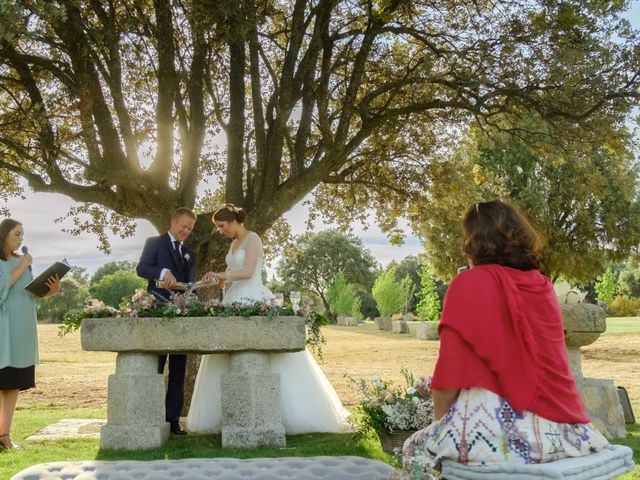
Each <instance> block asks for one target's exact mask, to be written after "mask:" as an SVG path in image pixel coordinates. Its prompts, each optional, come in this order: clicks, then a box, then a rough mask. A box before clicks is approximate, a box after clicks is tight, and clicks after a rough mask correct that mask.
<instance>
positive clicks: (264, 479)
mask: <svg viewBox="0 0 640 480" xmlns="http://www.w3.org/2000/svg"><path fill="white" fill-rule="evenodd" d="M62 478H64V479H65V480H105V479H118V480H245V479H254V480H293V479H295V480H320V479H325V480H383V479H384V480H386V479H391V478H398V477H396V471H395V469H394V468H393V467H391V466H390V465H387V464H386V463H383V462H381V461H379V460H371V459H370V458H362V457H349V456H345V457H281V458H249V459H239V458H190V459H184V460H153V461H150V462H144V461H134V460H119V461H113V462H108V461H104V460H88V461H83V462H53V463H45V464H41V465H34V466H31V467H29V468H27V469H25V470H23V471H22V472H20V473H17V474H16V475H15V476H14V477H13V478H12V479H11V480H52V479H56V480H60V479H62Z"/></svg>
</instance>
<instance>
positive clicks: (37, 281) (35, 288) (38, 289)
mask: <svg viewBox="0 0 640 480" xmlns="http://www.w3.org/2000/svg"><path fill="white" fill-rule="evenodd" d="M69 270H71V265H69V263H68V262H67V259H66V258H65V259H64V260H62V261H61V262H56V263H54V264H53V265H51V266H50V267H49V268H47V269H46V270H45V271H44V272H42V273H41V274H40V275H38V276H37V277H36V278H34V279H33V280H31V281H30V282H29V284H28V285H27V286H26V287H24V289H25V290H27V291H28V292H31V293H33V294H34V295H35V296H36V297H44V296H45V295H46V294H47V292H48V291H49V287H47V280H48V279H49V277H53V276H54V275H58V276H59V277H60V278H62V277H64V276H65V275H66V274H67V272H68V271H69Z"/></svg>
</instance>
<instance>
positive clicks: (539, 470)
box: [442, 445, 634, 480]
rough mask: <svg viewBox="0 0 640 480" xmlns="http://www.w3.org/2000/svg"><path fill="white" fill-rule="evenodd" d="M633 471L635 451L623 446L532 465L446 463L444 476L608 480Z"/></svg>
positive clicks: (475, 479)
mask: <svg viewBox="0 0 640 480" xmlns="http://www.w3.org/2000/svg"><path fill="white" fill-rule="evenodd" d="M633 468H634V463H633V451H632V450H631V449H630V448H629V447H625V446H622V445H610V446H609V447H607V448H605V449H603V450H601V451H599V452H598V453H594V454H591V455H587V456H585V457H574V458H563V459H562V460H556V461H555V462H549V463H537V464H529V465H517V464H512V463H503V464H496V465H462V464H461V463H457V462H453V461H451V460H445V461H444V462H442V476H443V477H444V478H446V479H447V480H545V479H554V480H560V479H561V480H608V479H611V478H615V477H616V476H618V475H621V474H622V473H624V472H628V471H630V470H633Z"/></svg>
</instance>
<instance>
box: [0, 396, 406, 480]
mask: <svg viewBox="0 0 640 480" xmlns="http://www.w3.org/2000/svg"><path fill="white" fill-rule="evenodd" d="M105 417H106V411H105V410H104V409H76V410H66V409H51V408H50V407H49V406H47V405H40V406H35V407H34V406H29V407H28V408H25V409H19V410H17V411H16V415H15V419H14V428H13V435H12V436H13V439H14V441H15V442H16V443H19V444H20V445H22V447H23V448H22V449H20V450H11V451H4V452H0V479H2V480H5V479H9V478H11V476H13V475H15V474H16V473H18V472H19V471H21V470H24V469H25V468H27V467H29V466H31V465H36V464H38V463H46V462H57V461H74V460H94V459H97V460H134V459H135V460H160V459H179V458H211V457H230V458H258V457H307V456H315V455H331V456H338V455H356V456H361V457H368V458H374V459H377V460H382V461H383V462H386V463H391V464H393V458H392V457H391V456H390V455H387V454H385V453H384V452H382V450H381V449H380V445H379V443H378V442H375V441H373V440H365V441H362V442H360V443H357V444H355V443H354V442H353V441H352V440H351V438H352V436H351V435H350V434H332V433H314V434H305V435H292V436H287V446H286V447H285V448H275V449H274V448H259V449H222V447H221V445H220V437H219V436H218V435H188V436H186V437H171V438H170V439H169V441H168V442H167V443H166V445H164V447H163V448H158V449H152V450H133V451H124V450H118V451H113V450H109V451H106V450H105V451H101V450H100V448H99V440H97V439H75V440H71V439H67V440H55V441H42V442H28V443H27V442H25V441H24V439H25V438H26V437H28V436H30V435H33V434H34V433H35V432H37V431H38V430H40V429H41V428H43V427H45V426H47V425H50V424H52V423H55V422H57V421H58V420H60V419H63V418H105Z"/></svg>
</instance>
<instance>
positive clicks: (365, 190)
mask: <svg viewBox="0 0 640 480" xmlns="http://www.w3.org/2000/svg"><path fill="white" fill-rule="evenodd" d="M625 6H626V3H625V2H604V3H603V2H577V1H573V2H567V1H565V0H549V1H545V2H517V1H513V0H504V1H496V2H483V1H480V2H473V3H469V2H463V1H456V0H450V1H447V2H444V3H439V4H434V3H433V2H427V1H424V0H411V1H400V0H389V1H384V2H373V1H368V0H364V1H353V0H313V1H312V0H295V1H292V2H278V1H274V0H268V1H263V2H256V1H255V0H239V1H234V2H231V1H229V0H224V1H213V0H193V1H191V2H170V1H169V0H157V1H154V2H148V1H143V2H137V1H131V0H112V1H109V2H99V1H91V0H56V1H50V2H41V1H38V2H33V1H29V0H16V1H13V2H5V3H4V4H3V6H2V9H0V106H1V108H0V182H2V186H3V189H0V190H1V191H2V194H0V196H1V197H6V196H7V195H15V194H19V193H20V184H19V183H18V182H17V181H16V180H17V179H18V178H22V179H24V180H25V181H26V182H27V183H28V186H29V187H30V188H31V189H33V190H35V191H42V192H58V193H62V194H64V195H67V196H69V197H70V198H72V199H73V200H75V201H76V202H78V204H77V205H76V206H74V207H73V208H72V209H71V211H70V212H69V214H70V217H71V218H72V219H73V221H74V227H73V228H72V232H74V233H80V232H81V231H90V232H92V233H94V234H96V235H97V236H98V237H99V239H100V241H101V245H102V248H103V249H105V250H108V248H109V247H108V241H107V233H108V232H109V231H113V232H115V233H119V234H121V235H125V236H126V235H131V234H132V233H133V231H134V223H133V221H132V219H133V218H145V219H148V220H149V221H150V222H151V223H152V224H153V225H154V226H155V227H156V228H157V229H158V231H162V230H164V229H165V228H166V226H167V224H168V221H169V215H168V212H170V211H171V210H172V209H173V208H175V207H177V206H187V207H192V206H194V204H195V203H196V192H197V188H198V186H199V185H200V183H201V181H203V180H208V181H209V182H211V186H212V187H213V188H214V189H215V185H216V183H217V184H218V185H219V189H218V190H217V191H218V193H220V195H218V197H224V198H225V199H226V200H227V201H231V202H234V203H236V204H240V205H242V206H244V207H245V208H246V209H247V210H248V211H249V215H250V223H249V226H250V227H251V228H252V229H254V230H255V231H257V232H258V233H259V234H262V233H264V232H265V231H267V230H268V229H269V228H270V227H271V226H272V225H274V223H275V222H276V221H277V219H278V218H280V217H281V215H282V214H283V213H284V212H286V211H288V210H289V209H290V208H291V207H292V206H293V205H295V204H296V203H298V202H299V201H300V200H301V199H302V198H303V197H305V196H306V195H307V194H309V193H310V192H314V195H315V197H314V200H313V206H314V210H313V211H314V213H317V212H318V211H321V212H322V213H324V214H327V215H329V216H332V217H336V218H337V219H339V220H342V221H350V220H352V219H354V218H356V217H358V216H359V217H362V218H365V217H367V216H368V213H366V209H365V208H364V207H365V206H366V207H371V206H372V207H374V208H376V210H377V215H378V218H377V220H378V222H379V223H380V225H381V226H382V228H383V229H384V230H385V231H387V232H390V233H391V234H394V232H395V228H396V222H397V217H398V213H399V212H406V211H410V210H411V209H415V208H417V207H416V205H420V202H421V201H424V200H426V198H425V192H427V191H429V190H430V187H431V184H430V182H429V177H428V176H425V175H424V171H425V169H431V168H432V167H431V163H432V162H433V160H434V159H437V158H440V157H441V156H442V154H443V152H444V151H446V149H447V148H450V147H451V145H454V144H455V142H456V140H457V137H458V135H459V132H460V131H462V129H463V128H464V127H466V126H468V125H469V124H470V122H471V121H473V122H475V123H477V124H479V125H481V126H486V125H489V124H493V123H494V120H495V118H496V116H497V115H500V116H502V117H506V118H509V119H513V118H519V117H521V116H522V115H523V112H536V113H537V114H538V115H540V116H541V117H542V118H543V119H544V120H545V122H548V123H549V124H550V125H552V126H553V128H552V134H553V136H554V137H557V138H561V137H562V136H563V135H564V132H565V131H567V130H573V129H575V128H576V126H579V127H580V128H595V127H597V126H596V125H594V123H593V122H592V119H593V118H597V119H599V121H600V122H601V124H603V125H606V124H619V123H620V121H621V119H622V118H623V116H624V114H625V113H626V112H627V111H628V110H629V108H630V105H633V104H634V103H635V102H636V100H637V98H638V84H639V82H640V76H639V75H638V72H639V68H638V65H639V62H640V59H639V57H640V53H639V52H638V49H637V35H636V32H634V31H633V30H632V29H631V28H630V26H629V24H628V22H625V21H624V20H622V19H621V17H620V13H621V11H622V9H623V8H624V7H625ZM511 123H512V124H513V123H514V122H513V121H512V122H511ZM520 133H523V132H520ZM524 133H526V132H524ZM221 143H226V150H223V149H222V148H221V147H220V145H221ZM201 218H202V220H203V221H200V222H198V224H197V226H196V231H195V232H194V233H193V235H192V237H191V242H192V243H193V245H194V246H195V247H196V249H197V251H198V254H199V255H198V258H199V261H200V263H201V265H202V264H203V263H206V262H208V261H209V260H211V259H212V258H214V259H217V260H219V259H221V258H223V257H224V251H225V250H226V248H223V247H222V246H220V245H219V243H220V241H221V240H220V237H218V236H216V235H215V234H214V233H213V229H212V226H211V224H210V222H209V218H210V212H202V213H201ZM396 237H397V235H396Z"/></svg>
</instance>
